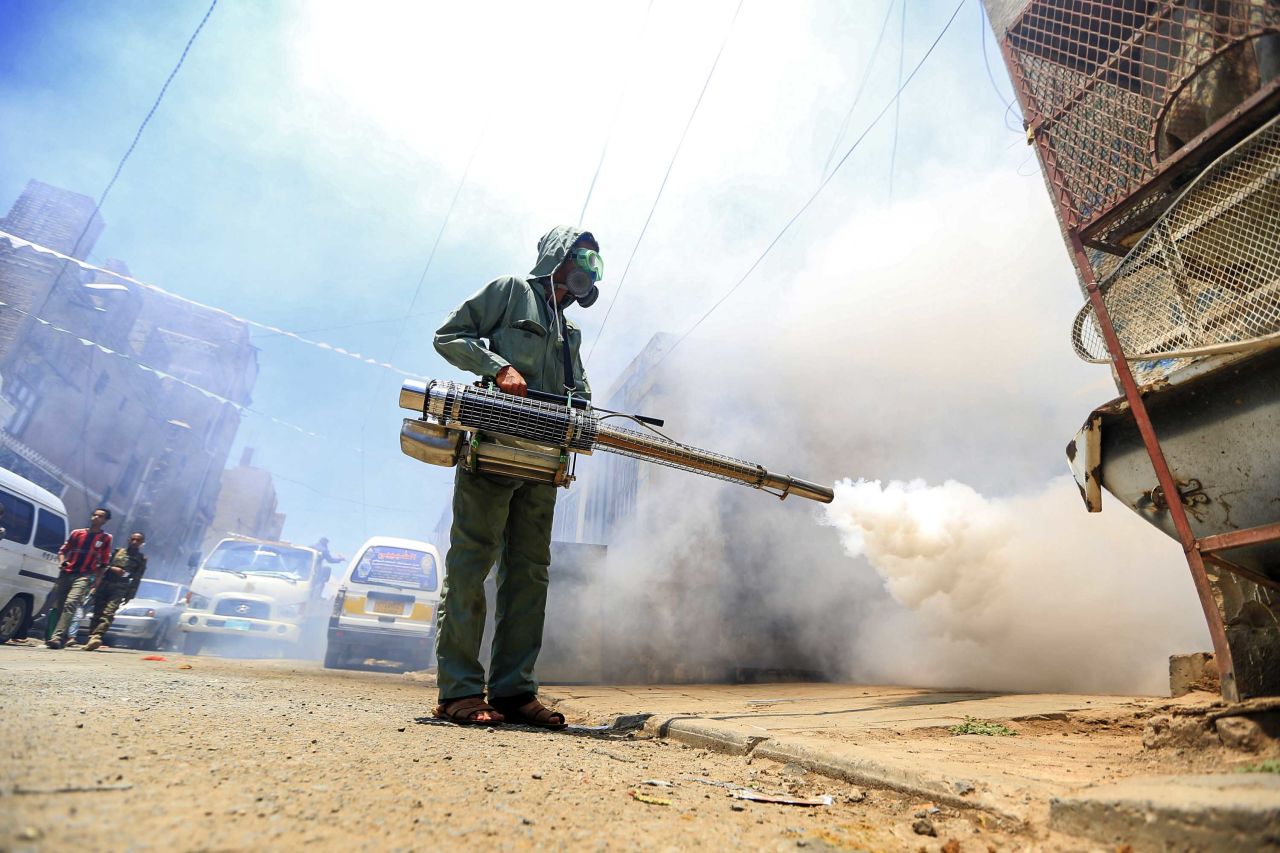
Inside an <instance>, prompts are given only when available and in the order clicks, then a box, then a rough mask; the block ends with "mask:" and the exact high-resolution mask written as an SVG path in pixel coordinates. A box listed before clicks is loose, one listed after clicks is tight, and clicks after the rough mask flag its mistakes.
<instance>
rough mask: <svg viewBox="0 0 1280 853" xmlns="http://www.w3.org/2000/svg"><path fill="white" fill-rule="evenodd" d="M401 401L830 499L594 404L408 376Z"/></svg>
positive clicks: (447, 415)
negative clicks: (624, 420)
mask: <svg viewBox="0 0 1280 853" xmlns="http://www.w3.org/2000/svg"><path fill="white" fill-rule="evenodd" d="M400 406H401V408H404V409H411V410H413V411H416V412H419V413H420V414H422V415H424V416H426V417H430V418H433V419H434V420H435V421H436V422H438V423H439V424H440V425H442V426H444V427H447V428H449V429H455V430H466V431H481V432H491V433H498V434H501V435H506V436H511V437H513V438H519V439H525V440H528V441H535V442H539V443H542V444H546V445H550V446H553V447H557V446H558V447H567V448H568V449H570V450H572V451H574V452H576V453H590V452H591V451H592V450H595V449H599V450H605V451H608V452H610V453H618V454H621V455H623V456H630V457H632V458H635V459H640V460H643V461H645V462H656V463H658V464H661V465H667V466H669V467H672V468H679V469H680V470H682V471H690V472H693V473H695V474H702V475H704V476H708V477H715V478H717V479H720V480H730V481H732V482H735V483H743V484H745V485H748V486H753V487H755V488H757V489H767V490H770V491H773V492H776V493H777V494H778V495H780V496H781V497H787V496H788V495H798V496H799V497H803V498H808V499H809V500H814V501H820V502H822V503H831V501H832V500H833V499H834V497H835V496H834V493H833V492H832V490H831V489H830V488H828V487H826V486H819V485H818V484H816V483H810V482H808V481H806V480H801V479H798V478H795V477H789V476H787V475H785V474H776V473H773V472H770V471H768V470H767V469H765V468H764V467H762V466H760V465H756V464H753V463H751V462H744V461H742V460H740V459H733V458H732V457H729V456H724V455H721V454H719V453H712V452H711V451H709V450H702V449H700V448H697V447H691V446H689V445H687V444H680V443H679V442H676V441H672V440H671V439H668V438H666V437H664V436H661V435H658V434H656V433H645V432H639V431H636V430H630V429H624V428H622V427H616V426H613V425H612V424H606V423H602V422H601V419H600V417H599V416H598V415H596V414H595V413H594V412H591V411H589V410H588V411H576V410H574V409H571V408H569V407H568V406H562V405H559V404H556V403H544V402H540V401H537V400H530V399H528V398H523V397H514V396H512V395H510V394H504V393H502V392H500V391H495V390H493V389H488V388H477V387H475V386H474V385H463V384H461V383H458V382H417V381H409V382H405V383H404V385H403V387H402V388H401V389H400Z"/></svg>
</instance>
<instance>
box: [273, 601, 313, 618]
mask: <svg viewBox="0 0 1280 853" xmlns="http://www.w3.org/2000/svg"><path fill="white" fill-rule="evenodd" d="M306 609H307V603H306V602H305V601H299V602H298V603H297V604H282V605H280V615H281V616H283V617H284V618H286V619H296V618H297V617H299V616H301V615H302V614H303V613H305V612H306Z"/></svg>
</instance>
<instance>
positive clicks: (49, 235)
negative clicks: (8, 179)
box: [0, 181, 104, 363]
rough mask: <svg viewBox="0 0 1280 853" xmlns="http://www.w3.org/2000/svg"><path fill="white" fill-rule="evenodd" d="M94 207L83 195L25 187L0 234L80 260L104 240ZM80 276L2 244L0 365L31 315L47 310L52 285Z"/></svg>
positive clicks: (47, 259) (0, 223)
mask: <svg viewBox="0 0 1280 853" xmlns="http://www.w3.org/2000/svg"><path fill="white" fill-rule="evenodd" d="M103 228H104V224H103V221H102V217H101V216H100V215H99V214H98V211H97V205H95V204H94V202H93V199H91V198H89V197H88V196H86V195H81V194H79V193H73V192H71V191H69V190H64V189H61V188H59V187H55V186H51V185H49V184H46V183H42V182H40V181H28V182H27V186H26V188H25V189H24V190H23V191H22V195H20V196H19V197H18V200H17V201H15V202H14V204H13V207H12V208H10V210H9V213H8V215H7V216H5V217H3V218H0V231H4V232H6V233H9V234H13V235H14V236H16V237H21V238H23V239H24V240H30V241H31V242H33V243H39V244H40V245H42V246H47V247H48V248H50V249H53V250H55V251H58V252H61V253H62V254H64V255H70V256H71V257H74V258H80V259H82V260H83V259H84V258H86V257H88V255H89V251H90V250H91V249H92V248H93V245H94V243H96V242H97V240H98V237H99V235H101V234H102V229H103ZM79 273H80V270H79V269H77V268H76V267H75V266H74V265H73V264H70V263H68V262H66V261H61V260H58V259H57V258H53V257H50V256H48V255H40V254H36V253H34V252H29V251H20V250H16V249H13V248H10V247H9V246H8V245H7V244H5V243H0V302H4V303H5V305H4V306H3V307H2V308H0V363H2V362H3V361H4V360H5V359H6V358H7V357H8V355H9V353H10V351H11V350H12V348H13V344H14V342H15V341H16V340H18V338H20V337H22V336H23V334H24V333H25V331H26V330H27V329H28V328H29V326H30V325H31V322H32V321H31V319H30V318H29V316H28V315H29V314H31V313H39V312H40V311H41V310H42V309H43V308H44V307H45V305H46V303H47V301H48V299H49V295H50V293H51V291H52V290H53V289H54V283H55V282H58V286H59V287H60V288H64V287H66V286H69V285H77V284H78V283H79V279H80V276H79Z"/></svg>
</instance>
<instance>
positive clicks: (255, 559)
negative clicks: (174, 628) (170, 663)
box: [178, 537, 328, 655]
mask: <svg viewBox="0 0 1280 853" xmlns="http://www.w3.org/2000/svg"><path fill="white" fill-rule="evenodd" d="M320 566H321V563H320V553H319V552H318V551H316V550H315V549H314V548H306V547H303V546H301V545H291V544H289V543H288V542H268V541H265V540H262V539H249V538H244V537H236V538H231V539H223V540H222V541H221V542H219V543H218V544H217V545H215V546H214V548H213V550H212V551H210V552H209V556H207V557H205V558H204V562H202V563H201V564H200V568H199V569H198V570H197V571H196V575H195V577H194V578H192V579H191V591H190V592H189V593H188V594H187V609H186V610H185V611H183V614H182V618H181V619H180V620H179V621H178V626H179V628H181V630H182V650H183V651H184V652H185V653H186V654H189V655H195V654H199V653H200V649H201V648H202V647H203V646H204V644H205V642H206V641H207V640H209V639H211V638H214V637H217V638H220V639H222V640H224V641H231V642H239V641H245V640H258V641H265V642H270V643H272V644H274V645H277V646H279V647H281V650H282V651H284V652H285V653H286V654H293V653H297V652H298V651H299V646H300V645H301V644H302V641H303V640H304V639H305V638H306V635H307V633H308V632H307V626H308V625H310V624H316V625H318V626H319V628H318V630H323V626H324V621H323V620H324V614H325V612H326V608H325V606H324V603H323V600H322V598H321V594H322V592H323V590H324V583H325V580H326V579H327V577H328V575H327V573H325V572H323V571H321V569H320Z"/></svg>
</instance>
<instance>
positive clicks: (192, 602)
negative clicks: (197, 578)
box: [187, 592, 209, 610]
mask: <svg viewBox="0 0 1280 853" xmlns="http://www.w3.org/2000/svg"><path fill="white" fill-rule="evenodd" d="M187 607H188V608H190V609H191V610H208V609H209V596H207V595H199V594H197V593H194V592H189V593H187Z"/></svg>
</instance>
